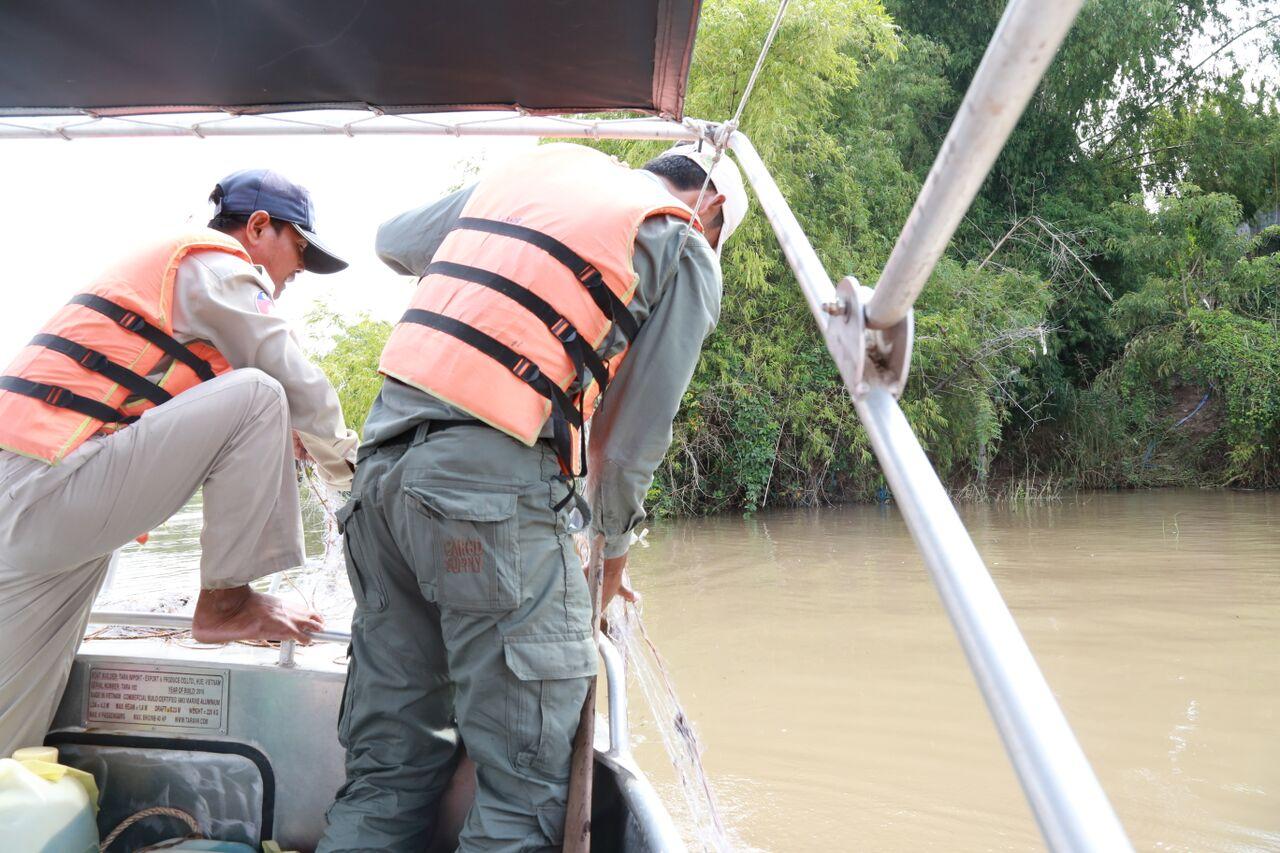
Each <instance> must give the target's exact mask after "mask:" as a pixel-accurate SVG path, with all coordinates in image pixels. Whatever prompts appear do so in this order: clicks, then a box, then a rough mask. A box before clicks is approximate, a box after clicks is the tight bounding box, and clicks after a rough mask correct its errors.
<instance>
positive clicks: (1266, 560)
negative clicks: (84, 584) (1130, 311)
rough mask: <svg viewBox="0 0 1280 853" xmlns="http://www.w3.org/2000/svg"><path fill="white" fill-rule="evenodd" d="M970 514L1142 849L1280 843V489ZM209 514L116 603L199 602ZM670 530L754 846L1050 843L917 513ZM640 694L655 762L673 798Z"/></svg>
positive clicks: (112, 594) (127, 583)
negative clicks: (193, 595) (978, 681)
mask: <svg viewBox="0 0 1280 853" xmlns="http://www.w3.org/2000/svg"><path fill="white" fill-rule="evenodd" d="M962 515H963V517H964V520H965V522H966V524H967V525H968V527H969V529H970V531H971V532H972V534H973V536H974V538H975V540H976V542H977V545H978V549H979V550H980V551H981V552H982V554H983V556H984V557H985V558H986V560H987V564H988V567H989V568H990V569H991V571H992V574H993V575H994V577H995V580H996V584H997V586H998V587H999V589H1000V590H1001V592H1002V593H1003V595H1004V597H1005V600H1006V601H1007V602H1008V604H1009V606H1010V609H1011V610H1012V611H1013V614H1014V616H1015V618H1016V619H1017V621H1018V624H1019V626H1020V627H1021V628H1022V631H1023V633H1024V634H1025V636H1026V637H1027V640H1028V642H1029V644H1030V646H1031V649H1032V651H1033V652H1034V653H1035V655H1036V658H1037V659H1038V660H1039V662H1040V665H1041V667H1042V669H1043V670H1044V672H1045V675H1046V677H1047V678H1048V680H1049V683H1050V685H1051V686H1052V687H1053V689H1054V691H1055V693H1056V694H1057V696H1058V699H1059V701H1060V702H1061V704H1062V706H1063V709H1064V710H1065V712H1066V715H1067V718H1068V719H1069V720H1070V722H1071V724H1072V726H1073V727H1074V729H1075V731H1076V733H1077V735H1078V737H1079V738H1080V741H1081V743H1082V745H1083V747H1084V750H1085V752H1086V754H1087V755H1088V757H1089V759H1090V760H1091V761H1092V763H1093V765H1094V768H1095V769H1096V771H1097V773H1098V775H1099V777H1100V779H1101V781H1102V784H1103V787H1104V788H1105V789H1106V790H1107V792H1108V794H1109V795H1110V797H1111V800H1112V803H1113V804H1114V805H1115V807H1116V810H1117V811H1118V813H1119V815H1120V818H1121V821H1122V822H1123V823H1124V825H1125V828H1126V829H1127V830H1128V832H1129V835H1130V838H1131V839H1132V840H1133V843H1134V845H1135V847H1136V848H1137V849H1139V850H1161V851H1170V850H1173V851H1209V850H1213V851H1218V850H1221V851H1236V850H1280V734H1278V733H1277V725H1278V724H1280V494H1251V493H1239V492H1221V491H1203V492H1200V491H1166V492H1139V493H1119V494H1115V493H1105V494H1085V495H1080V496H1071V497H1064V498H1063V499H1062V500H1061V501H1056V502H1051V503H1046V504H1039V505H1034V506H1030V507H1026V506H1023V507H1015V508H1010V507H1004V506H967V507H964V508H962ZM198 526H199V515H198V512H196V511H195V509H194V508H192V509H191V510H189V511H188V512H187V513H186V514H185V515H184V516H179V517H176V518H175V519H174V521H173V522H171V523H170V525H168V527H167V528H166V530H164V531H162V532H161V533H160V534H159V535H158V536H157V537H156V538H155V539H154V540H153V543H152V544H151V545H148V546H147V547H145V548H143V549H140V550H139V549H133V548H131V549H130V553H128V554H126V555H125V557H124V559H123V561H122V565H121V567H120V570H119V572H118V575H117V580H116V583H115V586H114V587H113V588H112V589H111V590H109V591H107V592H106V593H105V594H104V601H103V603H104V604H110V605H112V606H130V607H138V608H143V607H149V606H150V604H151V603H153V602H154V600H155V598H156V597H157V596H162V597H166V598H167V599H168V600H169V601H170V603H176V601H175V596H176V594H177V591H178V590H181V589H183V588H185V587H187V586H189V587H190V591H191V592H194V589H195V585H196V579H195V575H194V560H195V552H194V548H195V544H196V542H195V537H196V535H198ZM652 527H653V531H652V532H651V533H650V535H649V536H648V543H649V547H647V548H637V549H636V550H634V551H633V552H632V553H633V561H632V565H633V580H634V582H635V584H636V586H637V588H638V589H639V590H640V591H641V592H642V593H643V594H644V596H645V600H644V618H645V621H646V623H647V625H648V629H649V633H650V635H651V636H652V638H653V639H654V641H655V642H656V643H657V645H658V646H659V647H660V649H661V650H662V652H663V654H664V655H665V657H666V659H667V661H668V663H669V665H670V669H671V672H672V674H673V676H674V678H675V680H676V685H677V688H678V689H679V691H680V694H681V698H682V699H683V701H684V706H685V709H686V711H687V712H688V715H689V717H690V718H691V719H692V720H693V721H694V725H695V727H696V729H697V731H698V733H699V735H700V737H701V739H702V741H703V744H704V746H705V750H706V751H705V754H704V762H705V764H706V767H707V771H708V773H709V775H710V778H711V783H712V786H713V788H714V789H715V791H716V793H717V796H718V797H719V799H720V801H721V806H722V811H723V813H724V815H725V818H726V822H727V823H728V824H729V826H730V827H731V828H732V834H733V835H734V836H735V837H736V838H737V839H738V840H739V841H740V842H741V843H742V845H743V846H744V847H754V848H757V849H762V850H777V851H815V850H877V851H879V850H885V851H915V850H945V851H985V850H1033V849H1038V848H1039V847H1040V844H1041V842H1040V837H1039V834H1038V832H1037V830H1036V827H1035V823H1034V821H1033V819H1032V817H1031V813H1030V811H1029V809H1028V807H1027V805H1026V802H1025V800H1024V799H1023V796H1022V793H1021V790H1020V788H1019V786H1018V783H1017V780H1016V778H1015V776H1014V774H1013V771H1012V769H1011V767H1010V765H1009V763H1008V760H1007V759H1006V757H1005V755H1004V752H1003V749H1002V747H1001V744H1000V741H999V739H998V737H997V735H996V732H995V728H994V726H993V724H992V723H991V721H990V718H989V717H988V715H987V712H986V708H985V706H984V704H983V701H982V698H981V696H980V695H979V693H978V690H977V687H976V686H975V684H974V682H973V679H972V677H971V675H970V674H969V670H968V667H967V666H966V664H965V661H964V658H963V656H962V654H961V652H960V649H959V646H958V644H957V642H956V640H955V637H954V635H953V633H952V631H951V627H950V623H949V622H948V621H947V618H946V615H945V613H944V611H943V610H942V606H941V604H940V603H939V600H938V597H937V595H936V593H935V592H934V590H933V587H932V585H931V583H930V581H929V579H928V576H927V574H926V572H925V570H924V567H923V565H922V563H921V561H920V559H919V557H918V556H917V554H916V552H915V549H914V546H913V545H912V543H911V540H910V537H909V536H908V534H907V532H906V529H905V527H904V526H903V524H902V522H901V519H900V518H899V516H898V515H897V513H896V511H895V510H894V509H893V508H892V507H887V508H879V507H849V508H841V509H826V510H820V511H804V512H799V511H797V512H770V513H761V514H758V515H756V516H754V517H751V518H747V519H743V518H740V517H736V516H734V517H720V518H714V519H699V520H689V521H676V522H661V523H658V524H654V525H652ZM633 706H634V707H633V714H634V717H635V719H634V720H633V734H634V735H635V736H636V738H637V739H638V740H639V741H640V742H639V743H638V745H637V747H636V754H637V759H638V760H639V762H640V763H641V765H642V766H643V767H644V768H645V769H646V770H647V771H648V772H649V774H650V775H651V778H653V780H654V781H655V783H656V784H657V785H658V786H659V789H660V790H663V791H664V792H666V793H667V794H668V795H669V796H670V797H671V799H672V800H673V802H674V801H675V800H677V799H678V797H676V796H675V795H674V793H673V792H672V791H671V790H670V788H671V785H672V783H671V778H672V775H673V774H672V773H671V771H670V769H669V764H668V762H667V758H666V754H665V752H664V751H663V749H662V746H661V743H660V739H659V738H658V737H657V735H656V732H655V731H654V728H653V725H652V723H651V722H650V721H647V720H645V719H644V718H643V713H642V710H643V709H642V705H641V703H640V702H639V701H638V697H636V698H634V699H633Z"/></svg>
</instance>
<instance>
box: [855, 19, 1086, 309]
mask: <svg viewBox="0 0 1280 853" xmlns="http://www.w3.org/2000/svg"><path fill="white" fill-rule="evenodd" d="M1082 2H1083V0H1011V2H1010V3H1009V5H1008V7H1006V8H1005V11H1004V16H1003V17H1002V18H1001V19H1000V24H999V26H997V27H996V32H995V35H994V36H992V37H991V44H990V45H989V46H988V47H987V52H986V55H985V56H983V58H982V64H981V65H979V66H978V71H977V73H976V74H975V75H974V78H973V82H972V83H971V84H970V85H969V91H968V92H967V93H966V94H965V96H964V102H963V103H962V104H961V105H960V111H959V112H958V113H957V114H956V118H955V121H954V122H952V124H951V130H950V131H949V132H948V133H947V138H946V139H945V140H944V141H943V143H942V150H940V151H939V152H938V158H937V159H936V160H934V163H933V168H932V169H930V170H929V177H928V178H927V179H926V180H925V182H924V188H923V189H921V190H920V196H919V197H918V198H917V199H916V203H915V207H913V208H912V209H911V215H910V216H908V217H907V223H906V225H904V226H903V228H902V234H901V235H899V237H898V242H897V244H896V245H894V247H893V252H892V254H890V255H889V261H888V263H886V264H885V267H884V271H883V272H881V274H880V281H879V282H878V283H877V284H876V288H875V295H874V296H873V297H872V298H871V304H870V305H868V306H867V325H868V326H870V327H871V328H873V329H887V328H889V327H890V326H893V325H894V324H896V323H897V322H898V321H899V320H901V319H902V318H903V317H905V316H906V315H907V311H908V309H910V308H911V306H912V304H914V303H915V301H916V297H917V296H919V295H920V291H921V290H922V289H923V288H924V284H925V282H926V281H927V280H928V279H929V274H930V273H932V272H933V268H934V265H936V264H937V263H938V258H940V257H941V256H942V252H943V250H944V249H946V247H947V243H948V242H950V240H951V235H952V234H954V233H955V231H956V227H957V226H958V225H959V224H960V220H961V219H962V218H964V215H965V213H966V212H967V211H968V210H969V205H970V204H972V203H973V199H974V196H976V195H977V193H978V189H979V188H980V187H981V186H982V182H983V181H984V180H986V177H987V173H988V172H990V171H991V166H992V164H994V163H995V161H996V157H997V156H999V154H1000V150H1001V149H1002V148H1003V147H1004V143H1005V140H1007V139H1008V138H1009V134H1010V133H1012V132H1013V127H1014V125H1016V124H1017V123H1018V118H1019V117H1020V116H1021V115H1022V111H1023V109H1025V108H1026V106H1027V101H1028V100H1030V99H1031V95H1032V93H1033V92H1035V89H1036V86H1037V85H1038V84H1039V83H1040V78H1041V77H1043V76H1044V72H1045V69H1047V68H1048V67H1049V62H1050V61H1051V60H1052V59H1053V56H1054V54H1055V53H1057V51H1058V45H1060V44H1061V43H1062V39H1063V38H1064V37H1065V36H1066V34H1067V30H1069V29H1070V28H1071V22H1072V21H1074V20H1075V17H1076V13H1077V12H1078V11H1080V6H1081V4H1082Z"/></svg>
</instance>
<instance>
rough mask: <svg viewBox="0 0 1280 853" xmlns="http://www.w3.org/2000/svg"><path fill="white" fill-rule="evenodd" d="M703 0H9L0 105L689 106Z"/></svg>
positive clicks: (23, 108) (104, 108) (114, 110)
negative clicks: (691, 66) (686, 95)
mask: <svg viewBox="0 0 1280 853" xmlns="http://www.w3.org/2000/svg"><path fill="white" fill-rule="evenodd" d="M700 8H701V0H621V2H599V1H598V0H470V2H440V0H434V2H432V0H420V2H414V0H5V2H3V3H0V115H10V116H12V115H51V114H61V113H69V112H71V113H76V112H89V113H94V114H100V115H124V114H142V113H163V112H198V111H204V110H219V111H231V112H240V113H264V112H280V111H287V110H300V109H308V110H313V109H348V108H361V109H363V108H368V107H373V108H376V109H380V110H383V111H385V112H388V113H408V112H447V111H453V110H475V109H511V108H519V109H523V110H526V111H528V112H532V113H575V112H599V111H605V110H634V111H638V112H644V113H652V114H656V115H662V116H667V117H674V118H681V117H683V112H684V89H685V83H686V81H687V79H688V72H689V58H690V54H691V53H692V50H693V38H694V31H695V29H696V26H697V21H698V13H699V11H700Z"/></svg>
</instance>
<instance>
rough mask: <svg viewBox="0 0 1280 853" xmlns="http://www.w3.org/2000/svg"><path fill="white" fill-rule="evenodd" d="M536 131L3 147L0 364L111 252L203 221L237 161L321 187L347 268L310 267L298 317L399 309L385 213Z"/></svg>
mask: <svg viewBox="0 0 1280 853" xmlns="http://www.w3.org/2000/svg"><path fill="white" fill-rule="evenodd" d="M535 142H536V140H533V139H496V140H477V139H475V138H463V139H454V138H443V139H442V138H437V137H356V138H354V139H351V138H347V137H345V136H343V137H270V138H236V139H229V138H218V139H84V140H76V141H74V142H63V141H26V140H21V141H16V140H6V141H4V142H3V143H0V145H2V146H3V148H0V150H2V151H3V155H4V156H3V157H2V158H0V252H2V253H3V257H4V259H5V261H4V266H5V269H6V271H5V273H4V281H3V283H0V292H3V293H4V294H5V301H4V305H3V308H0V370H3V367H4V365H5V364H8V362H9V360H10V359H11V358H12V357H13V356H14V355H15V354H17V352H18V350H20V349H21V348H22V346H23V344H25V342H26V341H27V340H29V339H30V337H31V336H32V335H34V334H35V333H36V332H37V331H39V327H40V325H41V324H42V323H43V322H44V321H45V320H46V319H48V317H49V316H51V315H52V313H53V312H54V311H55V310H57V308H58V307H59V306H60V305H62V304H63V303H64V302H66V300H67V299H68V298H69V297H70V296H71V295H73V294H74V293H76V292H78V290H79V289H80V288H83V287H84V286H85V285H87V284H88V283H89V282H91V281H92V279H93V278H94V276H95V275H96V274H97V273H98V272H100V271H101V270H102V269H103V267H105V266H106V265H107V263H108V262H109V261H110V260H112V259H113V258H116V257H119V256H120V255H121V254H123V253H124V252H127V251H128V249H129V247H130V246H131V245H137V244H139V243H141V242H143V241H146V240H148V239H150V238H152V237H154V236H155V235H157V234H160V233H163V231H164V230H165V229H166V228H171V227H173V226H174V225H175V224H180V223H183V222H187V221H192V222H197V223H204V222H207V221H208V219H209V216H210V212H211V206H210V205H209V204H208V201H207V199H208V196H209V191H210V190H212V189H213V185H214V184H215V183H217V181H218V179H219V178H221V177H222V176H224V175H227V174H229V173H231V172H234V171H236V170H237V169H249V168H271V169H276V170H278V171H279V172H280V173H281V174H283V175H285V176H287V177H288V178H289V179H290V180H293V181H295V182H296V183H299V184H302V185H303V186H305V187H306V188H307V189H309V190H310V191H311V194H312V197H313V199H314V200H315V203H316V216H317V222H318V228H317V233H318V234H319V235H320V236H321V238H322V239H324V240H325V243H326V245H328V246H330V247H331V248H333V250H334V251H336V252H339V253H340V254H342V255H343V256H344V257H345V258H346V259H347V260H349V261H350V262H351V266H350V267H349V268H348V269H347V270H345V271H344V272H341V273H337V274H335V275H328V276H318V275H312V274H309V273H303V274H301V275H299V276H298V277H297V278H296V279H294V281H293V283H292V284H290V285H289V288H288V290H287V291H285V293H284V295H283V296H282V297H281V299H280V303H279V307H280V311H281V313H282V314H284V315H285V316H286V317H288V318H290V319H291V320H292V321H293V322H294V323H295V327H296V328H297V330H298V332H299V334H304V332H305V330H304V329H303V327H302V318H303V317H304V316H305V315H306V314H307V312H308V311H309V310H310V309H311V308H312V307H313V306H314V305H315V303H316V301H317V300H323V301H324V302H325V303H327V304H328V305H329V306H331V307H332V308H334V309H335V310H338V311H340V312H343V313H344V314H348V315H351V316H354V315H356V314H358V313H360V312H362V311H366V312H368V313H369V314H370V315H371V316H373V317H375V318H381V319H388V320H390V319H394V318H396V317H398V316H399V315H400V314H401V313H402V312H403V311H404V309H405V306H406V305H407V304H408V301H409V295H410V293H411V292H412V285H413V279H411V278H408V277H402V276H397V275H395V274H394V273H392V272H391V271H390V270H389V269H387V268H386V267H385V266H383V264H382V263H381V262H380V261H379V260H378V259H377V258H376V257H375V256H374V254H373V240H374V234H375V232H376V231H377V227H378V224H379V223H381V222H383V221H384V220H386V219H388V218H390V217H391V216H394V215H395V214H397V213H400V212H402V211H404V210H408V209H409V208H411V207H416V206H419V205H422V204H425V203H427V202H429V201H432V200H434V199H436V198H438V197H439V196H441V195H443V194H444V193H445V192H447V191H449V190H450V189H452V188H453V187H454V186H456V185H459V184H460V183H462V182H463V181H464V180H466V179H467V178H468V174H469V172H470V170H471V169H470V167H472V166H475V165H480V164H495V163H500V162H501V161H502V160H503V159H505V158H507V157H509V156H511V155H512V154H514V153H517V152H519V151H520V150H522V149H524V148H525V147H527V146H530V145H533V144H535Z"/></svg>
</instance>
